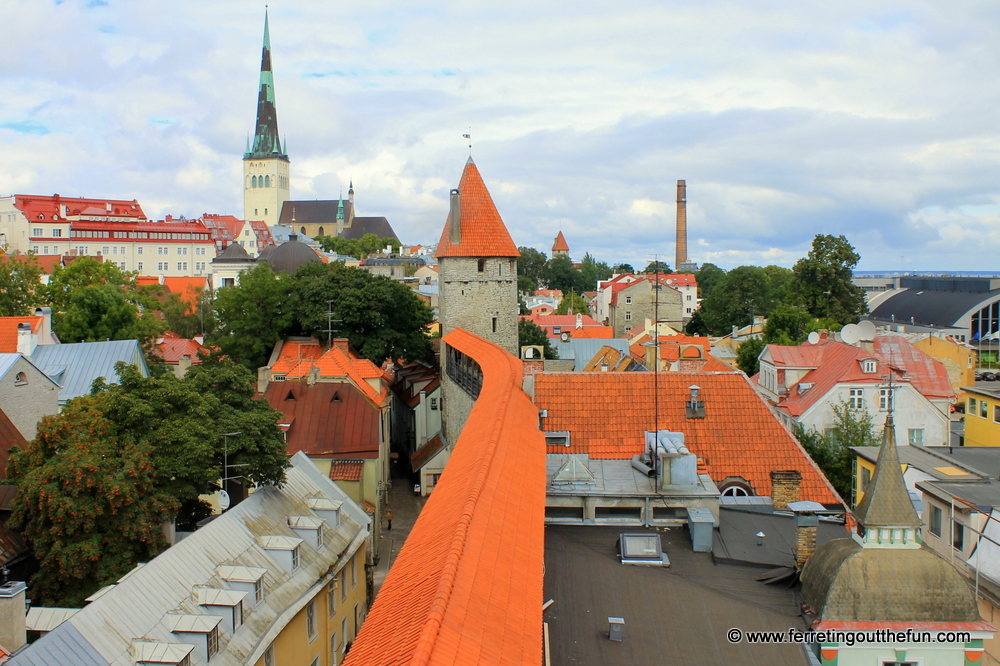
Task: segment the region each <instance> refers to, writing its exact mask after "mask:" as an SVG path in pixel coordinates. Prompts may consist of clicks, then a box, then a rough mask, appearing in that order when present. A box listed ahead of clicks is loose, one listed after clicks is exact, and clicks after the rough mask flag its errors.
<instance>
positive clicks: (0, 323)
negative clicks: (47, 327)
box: [0, 317, 43, 354]
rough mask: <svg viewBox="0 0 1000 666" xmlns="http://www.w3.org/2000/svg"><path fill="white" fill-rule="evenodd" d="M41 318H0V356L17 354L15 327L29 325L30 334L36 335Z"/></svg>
mask: <svg viewBox="0 0 1000 666" xmlns="http://www.w3.org/2000/svg"><path fill="white" fill-rule="evenodd" d="M42 319H43V318H42V317H0V354H14V353H16V352H17V325H18V324H23V323H27V324H31V332H32V333H35V334H37V333H38V328H39V327H40V326H41V324H42Z"/></svg>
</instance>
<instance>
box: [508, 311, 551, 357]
mask: <svg viewBox="0 0 1000 666" xmlns="http://www.w3.org/2000/svg"><path fill="white" fill-rule="evenodd" d="M517 345H518V347H526V346H528V345H541V346H543V347H544V348H545V354H544V357H545V358H547V359H549V360H553V359H557V358H559V352H558V351H556V348H555V347H553V346H552V343H551V342H549V338H548V336H546V335H545V331H543V330H542V327H541V326H539V325H538V324H536V323H535V322H533V321H528V320H527V319H521V320H520V321H518V322H517Z"/></svg>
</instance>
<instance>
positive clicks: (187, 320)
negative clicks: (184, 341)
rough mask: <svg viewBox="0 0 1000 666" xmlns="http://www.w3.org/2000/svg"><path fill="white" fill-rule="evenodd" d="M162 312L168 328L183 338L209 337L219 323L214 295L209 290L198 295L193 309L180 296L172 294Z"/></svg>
mask: <svg viewBox="0 0 1000 666" xmlns="http://www.w3.org/2000/svg"><path fill="white" fill-rule="evenodd" d="M161 311H162V312H163V318H164V321H165V322H166V325H167V328H168V329H169V330H171V331H173V332H174V333H176V334H177V335H179V336H180V337H182V338H193V337H194V336H196V335H208V334H210V333H212V332H213V331H214V330H215V326H216V323H217V322H216V318H215V308H214V307H213V299H212V293H211V292H210V291H207V290H206V291H203V292H201V293H200V294H198V301H197V304H196V305H195V306H194V307H193V308H192V306H191V304H190V303H188V302H187V301H185V300H184V299H182V298H181V297H180V294H170V296H168V297H167V300H166V302H165V303H164V304H163V307H162V308H161Z"/></svg>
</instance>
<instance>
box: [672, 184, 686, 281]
mask: <svg viewBox="0 0 1000 666" xmlns="http://www.w3.org/2000/svg"><path fill="white" fill-rule="evenodd" d="M687 260H688V230H687V184H686V183H685V181H683V180H678V181H677V259H676V263H675V264H674V270H680V267H681V264H686V263H687Z"/></svg>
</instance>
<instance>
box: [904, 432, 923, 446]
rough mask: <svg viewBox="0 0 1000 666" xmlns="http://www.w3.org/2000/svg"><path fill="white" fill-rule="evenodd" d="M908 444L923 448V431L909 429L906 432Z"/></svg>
mask: <svg viewBox="0 0 1000 666" xmlns="http://www.w3.org/2000/svg"><path fill="white" fill-rule="evenodd" d="M908 435H909V437H908V438H909V441H910V444H911V445H913V444H916V445H918V446H923V444H924V429H923V428H910V429H909V431H908Z"/></svg>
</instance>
